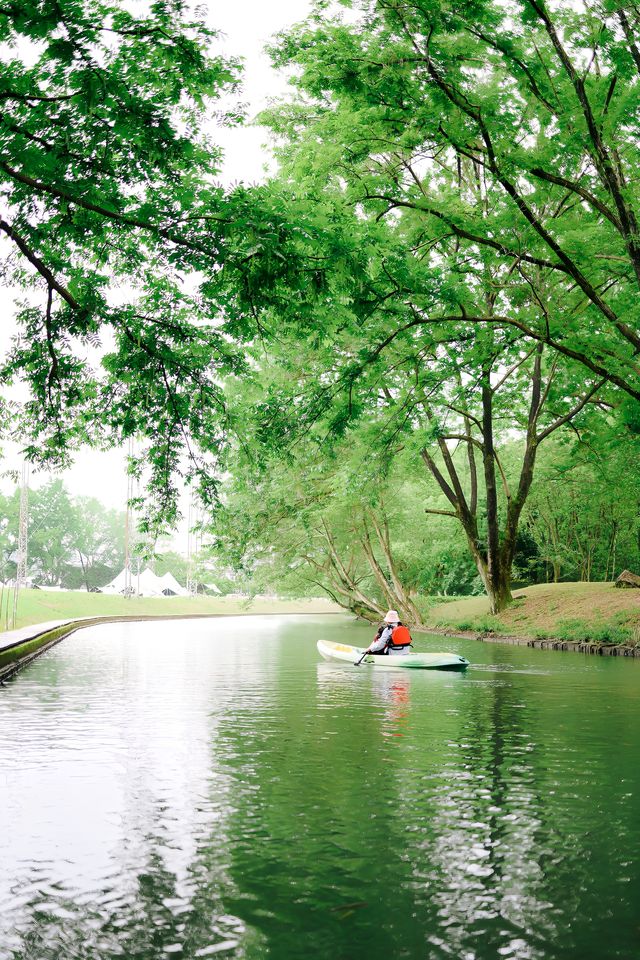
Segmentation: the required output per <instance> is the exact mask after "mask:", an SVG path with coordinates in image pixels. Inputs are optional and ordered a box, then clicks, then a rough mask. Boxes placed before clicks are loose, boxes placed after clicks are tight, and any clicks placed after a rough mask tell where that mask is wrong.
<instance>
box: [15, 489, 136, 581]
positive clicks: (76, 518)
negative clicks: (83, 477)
mask: <svg viewBox="0 0 640 960" xmlns="http://www.w3.org/2000/svg"><path fill="white" fill-rule="evenodd" d="M19 503H20V492H19V491H18V490H16V491H15V493H14V494H12V495H10V496H0V564H1V568H0V579H2V580H7V579H9V578H11V577H13V576H15V572H16V554H17V543H18V515H19ZM123 563H124V516H123V514H121V513H118V512H117V511H115V510H108V509H106V508H105V507H103V506H102V504H101V503H100V502H99V501H98V500H96V499H94V498H92V497H78V498H75V499H72V498H71V497H70V496H69V494H68V493H67V491H66V489H65V488H64V485H63V483H62V481H61V480H51V481H50V482H49V483H47V484H45V485H44V486H43V487H41V488H40V489H39V490H31V491H30V492H29V521H28V571H27V573H28V579H29V580H31V581H34V582H36V583H40V584H45V585H52V586H65V587H68V588H86V589H88V588H90V587H100V586H104V584H105V583H108V582H109V580H111V579H112V578H113V576H114V575H115V574H116V573H118V572H119V571H120V569H121V568H122V565H123Z"/></svg>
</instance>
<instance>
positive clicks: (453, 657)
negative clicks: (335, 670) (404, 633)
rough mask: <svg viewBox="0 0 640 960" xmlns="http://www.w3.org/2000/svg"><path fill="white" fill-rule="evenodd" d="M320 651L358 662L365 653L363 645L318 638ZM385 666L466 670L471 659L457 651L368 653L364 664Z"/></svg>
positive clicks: (388, 668) (387, 668) (389, 667)
mask: <svg viewBox="0 0 640 960" xmlns="http://www.w3.org/2000/svg"><path fill="white" fill-rule="evenodd" d="M317 646H318V653H319V654H320V656H321V657H323V658H324V659H325V660H335V661H338V662H341V663H356V662H357V661H358V660H360V658H361V657H362V654H363V653H364V648H363V647H351V646H349V644H347V643H333V642H332V641H330V640H318V644H317ZM365 665H366V666H369V667H383V668H384V669H385V670H466V668H467V667H468V666H469V661H468V660H465V658H464V657H461V656H459V654H457V653H406V654H386V655H385V654H378V655H376V654H371V653H369V654H367V656H366V657H365V658H364V660H363V661H362V666H365Z"/></svg>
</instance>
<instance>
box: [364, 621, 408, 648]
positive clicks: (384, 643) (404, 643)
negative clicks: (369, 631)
mask: <svg viewBox="0 0 640 960" xmlns="http://www.w3.org/2000/svg"><path fill="white" fill-rule="evenodd" d="M410 646H411V634H410V633H409V630H408V629H407V627H405V626H404V624H403V623H401V621H400V617H399V616H398V611H397V610H388V611H387V613H386V614H385V618H384V620H383V622H382V623H381V624H380V626H379V628H378V632H377V633H376V635H375V638H374V640H373V642H372V643H371V645H370V647H369V650H368V653H377V654H378V656H380V655H381V654H382V655H384V654H394V655H397V654H406V653H409V647H410Z"/></svg>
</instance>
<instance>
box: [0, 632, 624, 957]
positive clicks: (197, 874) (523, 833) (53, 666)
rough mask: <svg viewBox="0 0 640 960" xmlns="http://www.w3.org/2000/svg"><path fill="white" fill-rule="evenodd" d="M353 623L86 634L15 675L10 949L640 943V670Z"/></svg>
mask: <svg viewBox="0 0 640 960" xmlns="http://www.w3.org/2000/svg"><path fill="white" fill-rule="evenodd" d="M370 634H371V629H370V628H368V627H365V626H362V625H360V624H356V623H355V622H353V621H350V620H348V619H347V618H345V617H341V616H327V617H242V618H241V617H235V618H228V619H224V620H197V621H173V622H171V621H169V622H164V623H146V624H117V625H108V626H101V627H93V628H90V629H87V630H84V631H82V632H80V633H77V634H75V635H74V636H72V637H70V638H69V639H68V640H65V641H63V642H62V643H61V644H59V645H58V646H57V647H55V648H53V649H52V650H51V651H50V652H49V653H48V654H45V655H44V656H43V657H42V658H41V659H39V660H38V661H36V662H35V663H34V664H33V665H32V666H31V667H29V668H28V669H27V670H25V671H23V672H22V673H21V674H19V675H18V676H17V677H16V678H15V679H14V680H13V681H11V682H10V683H9V684H7V685H6V686H5V687H2V688H0V816H1V817H2V831H1V833H0V957H2V958H3V960H4V958H12V960H18V958H21V960H27V958H28V960H54V958H55V960H58V958H64V960H73V958H83V960H106V958H115V957H123V958H126V960H134V958H136V960H138V958H139V960H161V958H170V957H176V958H181V957H183V958H196V957H218V956H220V957H222V958H232V960H233V958H247V960H255V958H265V957H272V958H274V960H297V958H300V960H302V958H305V960H307V958H318V960H360V958H362V960H365V958H366V960H396V958H404V957H407V958H411V960H418V958H422V960H432V958H449V957H450V958H455V960H489V958H491V960H498V958H510V957H513V958H515V960H528V958H536V960H537V958H549V960H551V958H567V960H590V958H593V960H596V958H597V960H607V958H613V957H620V958H624V960H631V958H635V957H638V956H639V955H640V910H639V903H640V816H639V803H640V762H639V761H640V700H639V697H638V690H639V687H640V662H638V661H627V660H624V661H623V660H616V659H600V658H596V657H590V658H589V657H581V656H578V655H575V654H564V655H563V654H559V653H544V652H540V651H535V650H528V649H523V648H518V647H507V646H498V645H493V644H486V645H485V644H481V643H475V642H472V641H469V642H457V641H450V640H447V641H443V640H442V639H441V638H427V637H423V638H420V639H419V640H418V643H417V648H418V649H432V650H437V649H450V650H456V651H459V652H460V653H462V654H464V655H465V656H467V657H468V658H469V660H471V662H472V667H471V668H470V669H469V671H468V672H467V673H466V675H465V674H450V673H431V672H419V673H411V674H407V675H404V674H394V673H393V672H384V671H379V672H377V673H376V672H374V671H371V670H366V669H364V668H359V669H355V668H353V667H351V666H349V665H339V664H336V665H332V664H328V663H324V662H322V661H321V660H319V658H318V655H317V653H316V647H315V644H316V641H317V640H318V639H319V638H320V637H325V638H328V639H331V638H333V639H340V640H343V641H347V642H355V643H357V644H363V643H365V642H366V641H367V639H368V638H369V636H370Z"/></svg>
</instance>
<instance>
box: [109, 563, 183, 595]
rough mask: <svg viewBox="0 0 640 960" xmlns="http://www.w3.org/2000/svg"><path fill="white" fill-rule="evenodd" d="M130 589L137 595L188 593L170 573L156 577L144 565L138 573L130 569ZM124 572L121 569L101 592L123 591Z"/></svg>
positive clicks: (124, 582)
mask: <svg viewBox="0 0 640 960" xmlns="http://www.w3.org/2000/svg"><path fill="white" fill-rule="evenodd" d="M130 582H131V590H132V592H133V593H134V594H135V595H136V596H139V597H163V596H164V597H171V596H177V597H187V596H188V593H187V591H186V590H185V589H184V587H181V586H180V584H179V583H178V581H177V580H176V578H175V577H174V576H173V574H172V573H169V572H167V573H165V574H164V576H163V577H157V576H156V575H155V573H154V572H153V570H150V569H149V567H145V568H144V570H142V571H141V572H140V573H134V572H133V571H131V577H130ZM125 584H126V572H125V571H124V570H122V571H121V572H120V573H119V574H118V576H117V577H114V579H113V580H112V581H111V583H108V584H107V585H106V587H103V588H102V592H103V593H124V591H125Z"/></svg>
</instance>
